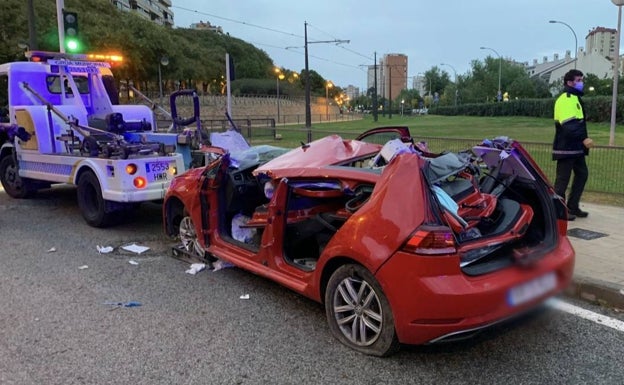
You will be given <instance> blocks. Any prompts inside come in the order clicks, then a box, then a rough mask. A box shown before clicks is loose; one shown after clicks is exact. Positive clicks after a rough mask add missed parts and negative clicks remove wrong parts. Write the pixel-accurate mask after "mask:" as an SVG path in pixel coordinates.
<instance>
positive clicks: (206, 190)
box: [163, 129, 574, 356]
mask: <svg viewBox="0 0 624 385" xmlns="http://www.w3.org/2000/svg"><path fill="white" fill-rule="evenodd" d="M399 131H400V130H399V129H394V130H386V133H388V132H390V133H392V132H394V134H393V137H394V139H393V140H388V141H387V143H385V144H383V145H382V144H376V143H370V142H371V141H369V142H366V141H365V140H366V139H367V138H366V137H362V138H360V139H362V140H343V139H342V138H340V137H339V136H336V135H332V136H328V137H326V138H323V139H320V140H317V141H314V142H311V143H309V144H305V145H302V146H300V147H298V148H295V149H293V150H291V151H289V152H287V153H285V154H283V155H280V154H281V152H280V151H279V150H275V149H274V148H268V150H267V149H266V148H265V150H264V151H263V150H258V148H253V147H252V148H250V149H248V150H245V151H242V152H239V153H234V152H232V153H226V154H225V155H222V156H220V157H219V158H218V159H216V160H215V161H213V162H212V163H210V164H209V165H207V166H206V167H204V168H199V169H193V170H190V171H188V172H187V173H185V174H183V175H181V176H179V177H177V178H176V179H175V180H174V181H173V183H172V184H171V187H170V188H169V190H168V192H167V194H166V197H165V201H164V205H163V215H164V227H165V231H166V233H167V234H168V235H169V236H174V237H180V239H181V240H182V242H183V245H184V247H185V248H186V249H187V250H188V251H189V252H191V253H194V254H195V255H197V256H199V257H201V258H204V257H206V258H208V257H216V258H219V259H222V260H224V261H227V262H230V263H232V264H234V265H235V266H238V267H239V268H242V269H245V270H248V271H250V272H253V273H255V274H258V275H260V276H263V277H267V278H269V279H271V280H274V281H276V282H278V283H279V284H281V285H283V286H285V287H287V288H289V289H291V290H294V291H296V292H297V293H300V294H302V295H304V296H306V297H309V298H311V299H313V300H315V301H319V302H322V303H324V305H325V309H326V313H327V320H328V324H329V328H330V330H331V333H332V334H333V335H334V336H335V337H336V338H337V339H338V340H339V341H340V342H342V343H343V344H345V345H347V346H349V347H351V348H352V349H355V350H357V351H359V352H362V353H365V354H370V355H376V356H385V355H389V354H391V353H393V352H395V351H396V350H398V348H399V346H400V344H401V343H404V344H426V343H433V342H438V341H445V340H451V339H456V338H460V337H461V338H463V337H466V336H468V335H470V334H473V333H475V332H476V331H479V330H481V329H483V328H485V327H488V326H490V325H492V324H495V323H497V322H499V321H502V320H505V319H508V318H509V317H511V316H514V315H517V314H520V313H522V312H524V311H526V310H528V309H529V308H532V307H534V306H536V305H538V304H539V303H541V302H542V301H543V300H544V299H546V298H548V297H551V296H553V295H555V294H557V293H559V292H561V291H562V290H563V289H564V288H565V287H566V286H567V285H568V284H569V282H570V280H571V278H572V272H573V266H574V251H573V249H572V246H571V245H570V242H569V240H568V238H567V237H566V228H567V222H566V220H565V219H566V217H565V216H566V215H567V211H566V209H565V205H564V203H563V202H562V201H561V199H560V198H559V197H558V196H557V195H556V194H555V193H554V191H553V188H552V186H551V185H550V183H549V182H548V181H547V180H546V178H545V176H544V175H543V173H542V172H541V171H540V169H539V168H538V166H537V165H536V164H535V162H534V161H533V160H532V159H531V157H530V156H529V154H528V153H527V152H526V151H525V149H524V148H523V147H522V146H521V145H520V144H519V143H517V142H515V141H510V140H507V139H506V138H499V139H497V140H495V141H485V142H484V143H480V144H478V145H476V146H474V147H473V148H471V149H468V151H466V152H463V153H445V154H430V153H428V152H426V150H425V149H423V148H422V147H419V146H415V145H414V143H413V142H412V141H411V140H409V137H406V135H405V131H403V132H399ZM379 132H383V130H381V131H379ZM373 134H374V132H373ZM372 137H374V135H370V136H369V138H372ZM391 139H392V138H391ZM260 147H262V146H260ZM269 159H270V160H269Z"/></svg>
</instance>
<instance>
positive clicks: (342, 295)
mask: <svg viewBox="0 0 624 385" xmlns="http://www.w3.org/2000/svg"><path fill="white" fill-rule="evenodd" d="M325 311H326V313H327V321H328V323H329V329H330V330H331V333H332V334H333V335H334V337H336V338H337V339H338V340H339V341H340V342H342V343H343V344H345V345H347V346H348V347H350V348H351V349H353V350H356V351H358V352H360V353H364V354H368V355H372V356H379V357H383V356H388V355H390V354H392V353H394V352H396V351H397V350H399V346H400V345H399V341H398V339H397V335H396V332H395V330H394V317H393V316H392V309H391V308H390V303H389V302H388V299H387V298H386V296H385V294H384V292H383V290H382V289H381V286H380V285H379V283H378V282H377V280H376V279H375V277H374V276H373V275H372V274H371V273H370V272H369V271H368V270H366V268H364V267H363V266H361V265H356V264H347V265H344V266H341V267H340V268H338V270H336V271H335V272H334V274H332V276H331V278H330V279H329V282H328V284H327V289H326V291H325Z"/></svg>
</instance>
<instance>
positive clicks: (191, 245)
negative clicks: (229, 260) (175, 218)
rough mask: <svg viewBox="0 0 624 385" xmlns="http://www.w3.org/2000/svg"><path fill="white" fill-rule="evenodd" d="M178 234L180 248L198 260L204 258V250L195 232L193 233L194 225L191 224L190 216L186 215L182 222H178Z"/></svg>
mask: <svg viewBox="0 0 624 385" xmlns="http://www.w3.org/2000/svg"><path fill="white" fill-rule="evenodd" d="M178 234H179V236H180V241H181V242H182V246H183V247H184V249H185V250H186V251H188V252H189V253H191V254H193V255H196V256H198V257H200V258H203V257H204V255H205V252H204V249H203V248H202V246H201V245H200V244H199V239H198V238H197V232H196V231H195V225H194V224H193V220H192V219H191V217H190V216H188V215H187V216H185V217H184V218H182V220H181V221H180V230H179V233H178Z"/></svg>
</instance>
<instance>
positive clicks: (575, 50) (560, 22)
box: [548, 1, 617, 69]
mask: <svg viewBox="0 0 624 385" xmlns="http://www.w3.org/2000/svg"><path fill="white" fill-rule="evenodd" d="M613 3H615V1H614V2H613ZM616 5H617V4H616ZM548 22H549V23H551V24H563V25H565V26H566V27H568V28H570V31H572V34H573V35H574V69H576V55H577V53H578V39H577V38H576V32H574V29H572V27H570V25H568V24H567V23H564V22H563V21H559V20H549V21H548Z"/></svg>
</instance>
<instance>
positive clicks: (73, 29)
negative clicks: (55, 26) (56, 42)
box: [63, 10, 80, 52]
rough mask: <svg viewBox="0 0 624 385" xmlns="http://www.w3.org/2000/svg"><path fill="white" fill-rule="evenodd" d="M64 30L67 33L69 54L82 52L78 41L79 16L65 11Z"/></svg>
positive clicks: (66, 41) (66, 40)
mask: <svg viewBox="0 0 624 385" xmlns="http://www.w3.org/2000/svg"><path fill="white" fill-rule="evenodd" d="M63 30H64V31H65V49H66V50H67V51H69V52H77V51H79V50H80V40H79V39H78V14H77V13H76V12H69V11H65V10H63Z"/></svg>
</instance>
